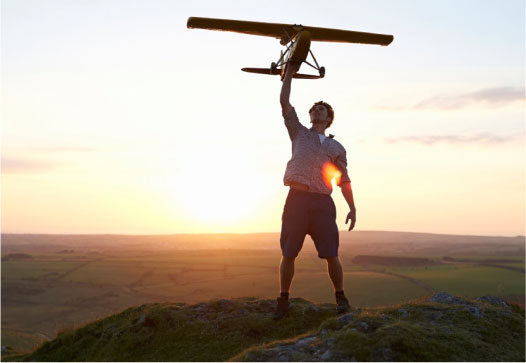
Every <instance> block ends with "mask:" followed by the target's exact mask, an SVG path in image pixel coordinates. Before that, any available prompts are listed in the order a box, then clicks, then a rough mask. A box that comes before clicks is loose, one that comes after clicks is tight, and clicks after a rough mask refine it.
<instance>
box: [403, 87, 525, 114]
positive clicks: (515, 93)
mask: <svg viewBox="0 0 526 363" xmlns="http://www.w3.org/2000/svg"><path fill="white" fill-rule="evenodd" d="M524 92H525V90H524V88H518V87H497V88H486V89H482V90H479V91H476V92H470V93H464V94H460V95H437V96H433V97H430V98H427V99H425V100H423V101H420V102H419V103H417V104H416V105H415V106H414V107H413V108H415V109H428V108H438V109H442V110H456V109H459V108H464V107H466V106H469V105H471V104H484V105H487V106H494V107H497V106H503V105H506V104H508V103H512V102H516V101H524Z"/></svg>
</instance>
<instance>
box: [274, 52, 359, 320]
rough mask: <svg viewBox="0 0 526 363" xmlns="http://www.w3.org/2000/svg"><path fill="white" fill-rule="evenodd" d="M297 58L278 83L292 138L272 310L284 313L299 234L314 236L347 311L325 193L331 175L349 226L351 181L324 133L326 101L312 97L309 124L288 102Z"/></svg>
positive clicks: (328, 115)
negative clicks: (276, 291)
mask: <svg viewBox="0 0 526 363" xmlns="http://www.w3.org/2000/svg"><path fill="white" fill-rule="evenodd" d="M300 65H301V63H292V62H291V63H289V64H288V66H287V70H286V74H285V77H284V78H283V84H282V87H281V96H280V102H281V108H282V112H283V117H284V119H285V125H286V127H287V130H288V133H289V136H290V139H291V141H292V158H291V159H290V161H289V162H288V163H287V169H286V172H285V177H284V184H285V185H288V186H289V187H290V190H289V194H288V196H287V200H286V202H285V207H284V209H283V215H282V226H281V237H280V244H281V250H282V258H281V263H280V267H279V279H280V289H281V295H280V297H278V299H277V300H278V304H277V306H276V311H275V313H274V319H275V320H279V319H281V318H283V317H285V316H286V315H287V312H288V308H289V301H288V298H289V289H290V285H291V283H292V278H293V277H294V261H295V258H296V257H297V256H298V253H299V251H300V250H301V247H302V246H303V241H304V239H305V236H306V235H307V234H309V235H310V236H311V237H312V239H313V240H314V244H315V246H316V250H317V251H318V257H320V258H323V259H325V260H327V270H328V273H329V277H330V279H331V281H332V284H333V285H334V291H335V296H336V303H337V311H338V313H345V312H347V311H349V309H350V305H349V301H348V300H347V298H346V297H345V295H344V292H343V269H342V265H341V263H340V260H339V258H338V245H339V235H338V227H337V225H336V207H335V205H334V202H333V200H332V198H331V196H330V194H331V192H332V185H331V180H332V179H333V177H336V182H337V184H338V185H339V186H340V188H341V191H342V194H343V196H344V198H345V200H346V201H347V204H348V205H349V208H350V212H349V214H348V215H347V219H346V221H345V223H346V224H347V222H348V221H349V219H350V220H351V224H350V227H349V231H350V230H352V229H353V228H354V225H355V223H356V207H355V206H354V200H353V194H352V189H351V181H350V179H349V176H348V174H347V159H346V152H345V149H344V148H343V146H342V145H340V143H339V142H337V141H336V140H334V139H333V137H334V135H329V137H326V136H325V129H326V128H328V127H329V126H330V125H331V124H332V121H333V119H334V111H333V110H332V107H331V106H330V105H328V104H327V103H325V102H322V101H320V102H317V103H316V104H314V106H312V108H311V109H310V111H309V114H310V118H311V123H312V127H311V128H310V129H307V128H306V127H305V126H303V125H302V124H301V123H300V122H299V120H298V116H297V115H296V111H295V110H294V108H293V107H292V106H291V104H290V102H289V97H290V87H291V81H292V76H293V75H294V73H295V72H296V71H297V70H298V69H299V67H300Z"/></svg>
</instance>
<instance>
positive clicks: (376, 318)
mask: <svg viewBox="0 0 526 363" xmlns="http://www.w3.org/2000/svg"><path fill="white" fill-rule="evenodd" d="M291 302H292V304H291V305H292V306H291V312H290V314H289V316H288V317H287V318H285V319H283V320H281V321H279V322H274V321H273V320H272V319H271V314H272V311H273V308H274V301H272V300H261V299H256V298H240V299H234V300H224V299H221V300H214V301H210V302H208V303H201V304H196V305H185V304H174V303H163V304H145V305H142V306H139V307H135V308H129V309H127V310H125V311H123V312H121V313H120V314H116V315H113V316H110V317H107V318H105V319H101V320H98V321H96V322H93V323H90V324H88V325H86V326H84V327H81V328H80V329H77V330H72V331H65V332H62V333H60V334H59V335H58V336H57V338H56V339H54V340H52V341H50V342H47V343H44V344H43V345H42V346H41V347H40V348H38V349H37V350H36V351H35V352H33V353H31V354H28V355H18V356H15V355H10V356H5V355H4V356H3V357H2V358H3V360H6V359H8V360H17V361H226V360H234V361H356V360H359V361H524V358H525V355H524V354H525V346H524V338H525V335H524V310H523V309H520V308H518V307H516V306H510V305H509V304H507V303H506V302H504V301H503V300H500V299H498V298H494V297H487V296H485V297H480V298H477V299H467V298H460V297H453V296H451V295H449V294H447V293H444V292H441V293H437V294H435V295H433V296H431V297H429V296H427V297H425V298H421V299H418V300H415V301H412V302H409V303H405V304H401V305H398V306H387V307H377V308H364V309H353V311H351V312H350V313H348V314H346V315H341V316H337V315H336V314H335V312H334V305H331V304H312V303H310V302H308V301H305V300H303V299H292V300H291Z"/></svg>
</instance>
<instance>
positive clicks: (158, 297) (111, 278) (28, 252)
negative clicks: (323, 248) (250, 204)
mask: <svg viewBox="0 0 526 363" xmlns="http://www.w3.org/2000/svg"><path fill="white" fill-rule="evenodd" d="M340 241H341V243H340V257H341V260H342V263H343V265H344V270H345V291H346V293H347V296H348V298H349V299H350V302H351V304H353V305H355V306H361V307H368V308H372V307H376V306H389V305H396V304H401V303H404V302H407V301H411V300H414V299H418V298H420V297H423V296H426V295H430V294H432V293H435V292H437V291H441V290H445V291H448V292H450V293H451V294H454V295H461V296H467V297H471V298H475V297H477V296H483V295H492V296H498V297H500V298H502V299H505V300H506V301H513V302H518V303H521V304H522V305H523V304H524V286H525V285H524V246H525V244H524V242H525V241H524V237H523V236H518V237H484V236H452V235H438V234H422V233H402V232H365V231H355V232H352V233H348V232H341V234H340ZM1 247H2V264H1V267H2V271H1V277H2V321H1V327H2V332H1V333H2V334H1V336H2V342H1V343H2V344H1V345H2V346H9V347H12V348H13V349H14V350H16V351H18V352H23V353H27V352H31V351H33V350H34V349H35V348H36V347H37V346H40V345H41V344H42V343H44V342H45V341H50V340H53V339H54V338H55V337H56V336H57V332H59V331H62V330H65V329H66V330H67V329H73V328H75V327H79V326H83V325H85V324H86V323H88V322H91V321H95V320H97V319H100V318H103V317H107V316H110V315H113V314H116V313H118V312H121V311H123V310H124V309H126V308H128V307H130V306H138V305H141V304H148V303H155V302H159V303H163V302H184V303H187V304H196V303H199V302H203V301H210V300H213V299H221V298H224V299H233V298H238V297H242V296H255V297H259V298H263V299H265V298H274V297H275V296H276V293H277V292H276V287H277V279H278V263H279V259H280V256H281V253H280V250H279V233H266V234H239V235H237V234H236V235H232V234H220V235H173V236H116V235H23V234H22V235H11V234H2V244H1ZM292 296H293V297H302V298H305V299H307V300H309V301H312V302H314V303H332V302H334V294H333V292H332V286H331V283H330V280H329V278H328V276H327V266H326V263H325V261H323V260H321V259H319V258H318V257H317V255H316V251H315V250H314V247H313V243H312V242H311V241H310V240H309V239H307V240H306V241H305V245H304V248H303V250H302V252H301V254H300V256H299V257H298V259H297V261H296V276H295V279H294V283H293V290H292Z"/></svg>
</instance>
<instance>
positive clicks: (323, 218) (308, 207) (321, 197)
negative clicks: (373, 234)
mask: <svg viewBox="0 0 526 363" xmlns="http://www.w3.org/2000/svg"><path fill="white" fill-rule="evenodd" d="M281 221H282V224H281V237H280V244H281V252H282V255H283V256H286V257H296V256H298V253H299V252H300V250H301V247H303V241H304V240H305V236H306V235H307V234H308V235H310V236H311V237H312V240H313V241H314V245H315V246H316V250H317V251H318V257H320V258H326V257H336V256H338V246H339V244H340V241H339V234H338V226H337V225H336V206H335V205H334V202H333V200H332V198H331V196H330V195H328V194H321V193H310V192H304V191H301V190H297V189H292V188H291V189H290V190H289V194H288V195H287V201H286V202H285V207H284V208H283V215H282V217H281Z"/></svg>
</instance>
